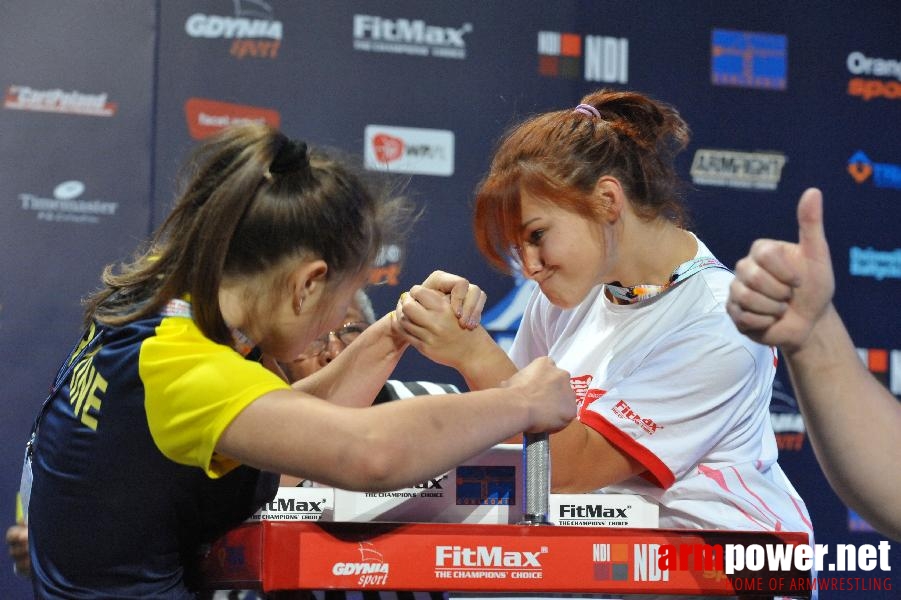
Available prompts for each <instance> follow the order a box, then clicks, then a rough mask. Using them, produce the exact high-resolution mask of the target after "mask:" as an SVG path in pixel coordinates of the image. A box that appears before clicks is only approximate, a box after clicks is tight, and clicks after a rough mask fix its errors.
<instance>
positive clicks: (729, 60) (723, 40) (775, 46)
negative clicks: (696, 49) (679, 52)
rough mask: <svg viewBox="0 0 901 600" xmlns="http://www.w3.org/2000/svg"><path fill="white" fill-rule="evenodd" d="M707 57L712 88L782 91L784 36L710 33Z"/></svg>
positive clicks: (719, 30)
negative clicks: (726, 87)
mask: <svg viewBox="0 0 901 600" xmlns="http://www.w3.org/2000/svg"><path fill="white" fill-rule="evenodd" d="M710 57H711V73H710V76H711V81H712V82H713V85H726V86H734V87H747V88H761V89H767V90H784V89H785V88H786V83H787V80H788V75H787V71H788V67H787V62H788V38H787V37H786V36H784V35H779V34H775V33H758V32H753V31H732V30H729V29H714V30H713V34H712V39H711V43H710Z"/></svg>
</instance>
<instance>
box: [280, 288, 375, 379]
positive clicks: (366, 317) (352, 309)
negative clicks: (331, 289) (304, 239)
mask: <svg viewBox="0 0 901 600" xmlns="http://www.w3.org/2000/svg"><path fill="white" fill-rule="evenodd" d="M374 322H375V312H374V311H373V310H372V302H370V300H369V296H367V295H366V292H364V291H363V290H362V289H360V290H357V293H356V294H354V298H353V301H352V302H351V303H350V306H348V307H347V315H345V317H344V321H343V324H342V326H341V327H340V328H339V329H336V330H335V331H329V332H328V333H326V334H325V335H323V336H321V337H319V338H318V339H316V340H314V341H313V342H311V343H310V345H309V346H307V347H306V349H305V350H304V351H303V353H302V354H300V355H299V356H297V357H296V358H295V359H294V360H292V361H291V362H289V363H283V364H282V365H281V366H282V370H284V372H285V374H286V375H287V376H288V378H289V379H290V380H291V381H297V380H298V379H303V378H304V377H307V376H309V375H312V374H313V373H315V372H316V371H318V370H319V369H321V368H322V367H324V366H325V365H327V364H329V363H330V362H331V361H332V360H334V358H335V357H336V356H338V355H339V354H340V353H341V352H342V351H343V350H344V349H345V348H346V347H347V345H348V344H350V343H351V342H352V341H354V340H355V339H356V338H357V336H358V335H360V333H362V332H363V330H364V329H366V328H367V327H369V326H370V325H371V324H372V323H374Z"/></svg>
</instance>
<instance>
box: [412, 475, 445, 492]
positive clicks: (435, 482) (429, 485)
mask: <svg viewBox="0 0 901 600" xmlns="http://www.w3.org/2000/svg"><path fill="white" fill-rule="evenodd" d="M445 479H447V475H441V476H440V477H435V478H434V479H429V480H428V481H424V482H422V483H417V484H416V485H414V486H413V487H414V488H416V489H419V490H441V489H444V488H442V487H441V482H442V481H444V480H445Z"/></svg>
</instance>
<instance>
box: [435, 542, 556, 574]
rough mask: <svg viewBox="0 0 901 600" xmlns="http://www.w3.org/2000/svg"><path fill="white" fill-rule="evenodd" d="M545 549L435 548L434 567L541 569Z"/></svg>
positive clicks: (497, 547)
mask: <svg viewBox="0 0 901 600" xmlns="http://www.w3.org/2000/svg"><path fill="white" fill-rule="evenodd" d="M546 552H547V548H542V549H541V550H539V551H537V552H528V551H523V552H519V551H515V550H504V548H503V547H502V546H476V547H475V548H470V547H466V546H435V566H436V567H445V566H448V564H447V563H448V561H450V566H453V567H488V568H496V569H497V568H511V567H512V568H523V567H527V568H541V561H540V560H539V556H541V555H542V554H545V553H546Z"/></svg>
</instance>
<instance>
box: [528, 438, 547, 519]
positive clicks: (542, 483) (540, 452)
mask: <svg viewBox="0 0 901 600" xmlns="http://www.w3.org/2000/svg"><path fill="white" fill-rule="evenodd" d="M522 454H523V466H524V470H525V477H523V488H524V489H523V497H524V498H525V504H524V506H523V515H522V521H521V523H522V524H523V525H549V524H550V520H549V519H548V513H549V508H548V505H549V503H550V492H551V453H550V446H549V443H548V434H547V433H527V434H525V435H524V441H523V450H522Z"/></svg>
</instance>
